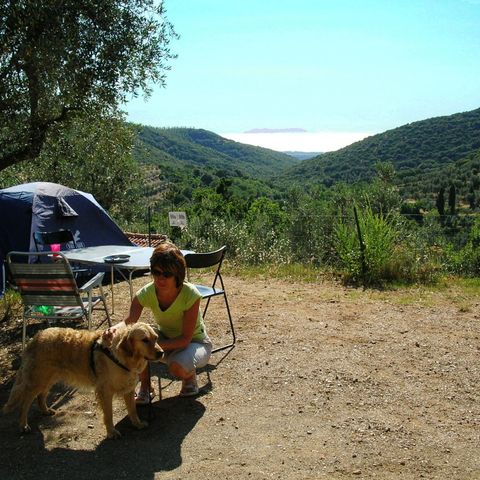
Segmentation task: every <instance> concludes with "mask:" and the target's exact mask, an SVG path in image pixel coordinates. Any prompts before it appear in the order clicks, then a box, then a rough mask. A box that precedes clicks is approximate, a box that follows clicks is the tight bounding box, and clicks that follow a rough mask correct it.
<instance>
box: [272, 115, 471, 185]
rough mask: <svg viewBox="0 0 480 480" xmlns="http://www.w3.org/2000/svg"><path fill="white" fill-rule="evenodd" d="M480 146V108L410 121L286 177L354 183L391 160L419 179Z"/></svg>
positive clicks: (401, 170)
mask: <svg viewBox="0 0 480 480" xmlns="http://www.w3.org/2000/svg"><path fill="white" fill-rule="evenodd" d="M478 150H480V108H479V109H476V110H473V111H470V112H464V113H457V114H455V115H449V116H444V117H436V118H431V119H428V120H422V121H418V122H414V123H410V124H408V125H404V126H402V127H399V128H395V129H393V130H388V131H387V132H384V133H381V134H378V135H374V136H371V137H368V138H366V139H364V140H362V141H360V142H356V143H354V144H352V145H349V146H348V147H345V148H343V149H341V150H338V151H336V152H330V153H325V154H323V155H321V156H318V157H315V158H313V159H310V160H306V161H304V162H302V163H300V164H299V165H296V166H293V167H291V168H287V169H286V170H285V171H284V172H282V173H281V174H280V175H279V176H278V180H279V181H280V182H288V183H290V182H291V181H292V180H294V181H295V180H296V181H298V182H301V183H305V182H311V183H322V184H324V185H326V186H330V185H333V184H335V183H338V182H348V183H353V182H357V181H359V180H369V179H371V178H372V177H373V175H374V173H375V165H376V164H377V163H379V162H391V163H392V164H393V166H394V168H395V170H396V171H397V172H398V174H399V178H402V176H403V175H404V174H405V173H407V172H408V176H409V177H417V180H418V182H419V184H421V183H422V182H423V181H424V180H425V174H426V173H427V172H430V171H431V170H432V169H438V167H441V166H445V165H448V164H453V163H454V162H456V161H458V160H460V159H463V158H465V157H467V156H468V155H470V154H473V153H475V152H476V151H478Z"/></svg>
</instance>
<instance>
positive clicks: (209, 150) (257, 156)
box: [135, 126, 298, 178]
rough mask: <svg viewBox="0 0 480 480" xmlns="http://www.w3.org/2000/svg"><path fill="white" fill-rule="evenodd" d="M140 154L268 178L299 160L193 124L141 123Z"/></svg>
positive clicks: (166, 162)
mask: <svg viewBox="0 0 480 480" xmlns="http://www.w3.org/2000/svg"><path fill="white" fill-rule="evenodd" d="M137 129H138V140H139V142H138V145H137V149H136V153H135V155H136V157H137V159H138V160H139V161H141V162H143V163H149V164H163V165H165V166H171V165H174V166H175V168H178V167H179V166H188V167H189V168H192V167H198V168H204V169H207V170H208V171H209V172H210V173H214V172H215V171H218V170H220V171H223V172H224V173H225V174H227V175H233V176H242V175H248V176H251V177H253V178H265V177H266V176H271V175H274V174H276V173H277V172H278V171H280V170H283V169H284V168H286V167H289V166H292V165H295V164H297V163H298V160H297V159H296V158H294V157H292V156H290V155H287V154H284V153H280V152H275V151H273V150H269V149H266V148H261V147H254V146H251V145H245V144H243V143H238V142H234V141H233V140H227V139H226V138H223V137H221V136H219V135H216V134H215V133H213V132H209V131H207V130H203V129H193V128H153V127H147V126H138V127H137Z"/></svg>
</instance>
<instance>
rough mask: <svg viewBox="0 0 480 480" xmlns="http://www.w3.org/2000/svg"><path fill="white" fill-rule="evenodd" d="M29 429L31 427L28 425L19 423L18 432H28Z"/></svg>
mask: <svg viewBox="0 0 480 480" xmlns="http://www.w3.org/2000/svg"><path fill="white" fill-rule="evenodd" d="M31 431H32V429H31V428H30V425H28V424H25V425H20V433H30V432H31Z"/></svg>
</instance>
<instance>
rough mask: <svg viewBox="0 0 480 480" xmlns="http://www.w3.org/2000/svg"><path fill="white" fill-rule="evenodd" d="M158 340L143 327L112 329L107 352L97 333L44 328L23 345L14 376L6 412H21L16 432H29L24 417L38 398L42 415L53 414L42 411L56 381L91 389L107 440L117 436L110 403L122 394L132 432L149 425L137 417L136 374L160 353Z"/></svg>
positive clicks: (52, 411) (118, 433)
mask: <svg viewBox="0 0 480 480" xmlns="http://www.w3.org/2000/svg"><path fill="white" fill-rule="evenodd" d="M157 337H158V335H157V334H156V333H155V332H154V330H153V329H152V328H151V327H150V326H149V325H147V324H145V323H135V324H133V325H129V326H127V327H124V328H117V330H116V331H115V333H114V335H113V338H112V340H111V342H109V343H111V345H109V346H108V347H109V348H107V347H106V346H105V345H104V343H105V341H104V340H102V332H101V331H94V332H92V331H88V330H73V329H71V328H47V329H45V330H42V331H40V332H39V333H37V334H36V335H35V337H34V338H33V339H32V341H31V342H30V343H29V344H28V346H27V348H26V349H25V352H24V354H23V358H22V365H21V367H20V369H19V371H18V372H17V376H16V379H15V383H14V385H13V388H12V391H11V392H10V397H9V399H8V402H7V403H6V405H5V406H4V408H3V411H4V412H5V413H8V412H10V411H13V410H15V409H20V420H19V424H20V429H21V431H22V432H29V431H30V427H29V425H28V421H27V416H28V410H29V409H30V405H31V404H32V402H33V400H34V399H35V398H37V401H38V405H39V407H40V410H41V411H42V413H44V414H45V415H53V414H55V410H52V409H51V408H49V407H47V404H46V399H47V395H48V392H49V390H50V388H51V387H52V386H53V385H54V384H55V383H58V382H62V383H65V384H68V385H71V386H78V387H82V386H93V387H94V388H95V393H96V395H97V399H98V402H99V404H100V406H101V408H102V411H103V421H104V423H105V427H106V429H107V436H108V437H109V438H116V437H119V436H120V432H118V430H116V429H115V427H114V426H113V412H112V399H113V395H114V394H122V395H123V398H124V400H125V405H126V407H127V412H128V416H129V418H130V421H131V422H132V424H133V425H134V426H135V427H137V428H144V427H146V426H147V425H148V424H147V422H144V421H142V420H140V419H139V418H138V415H137V410H136V405H135V386H136V383H137V376H138V374H139V373H140V372H141V371H143V370H144V369H145V367H146V366H147V362H148V361H159V360H160V359H161V358H162V355H163V351H162V349H161V348H160V347H159V346H158V345H157V343H156V340H157Z"/></svg>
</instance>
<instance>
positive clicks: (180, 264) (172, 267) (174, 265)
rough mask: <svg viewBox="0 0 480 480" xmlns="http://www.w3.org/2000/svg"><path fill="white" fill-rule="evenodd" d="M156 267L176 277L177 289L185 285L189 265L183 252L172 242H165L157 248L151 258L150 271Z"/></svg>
mask: <svg viewBox="0 0 480 480" xmlns="http://www.w3.org/2000/svg"><path fill="white" fill-rule="evenodd" d="M155 267H158V268H160V269H161V270H162V271H164V272H172V273H173V275H174V276H175V281H176V284H177V288H178V287H180V285H183V282H184V280H185V272H186V270H187V264H186V263H185V258H183V255H182V252H181V251H180V250H179V249H178V247H177V246H176V245H175V244H173V243H172V242H163V243H161V244H160V245H159V246H158V247H156V248H155V250H154V251H153V253H152V256H151V257H150V271H152V270H153V269H154V268H155Z"/></svg>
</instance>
